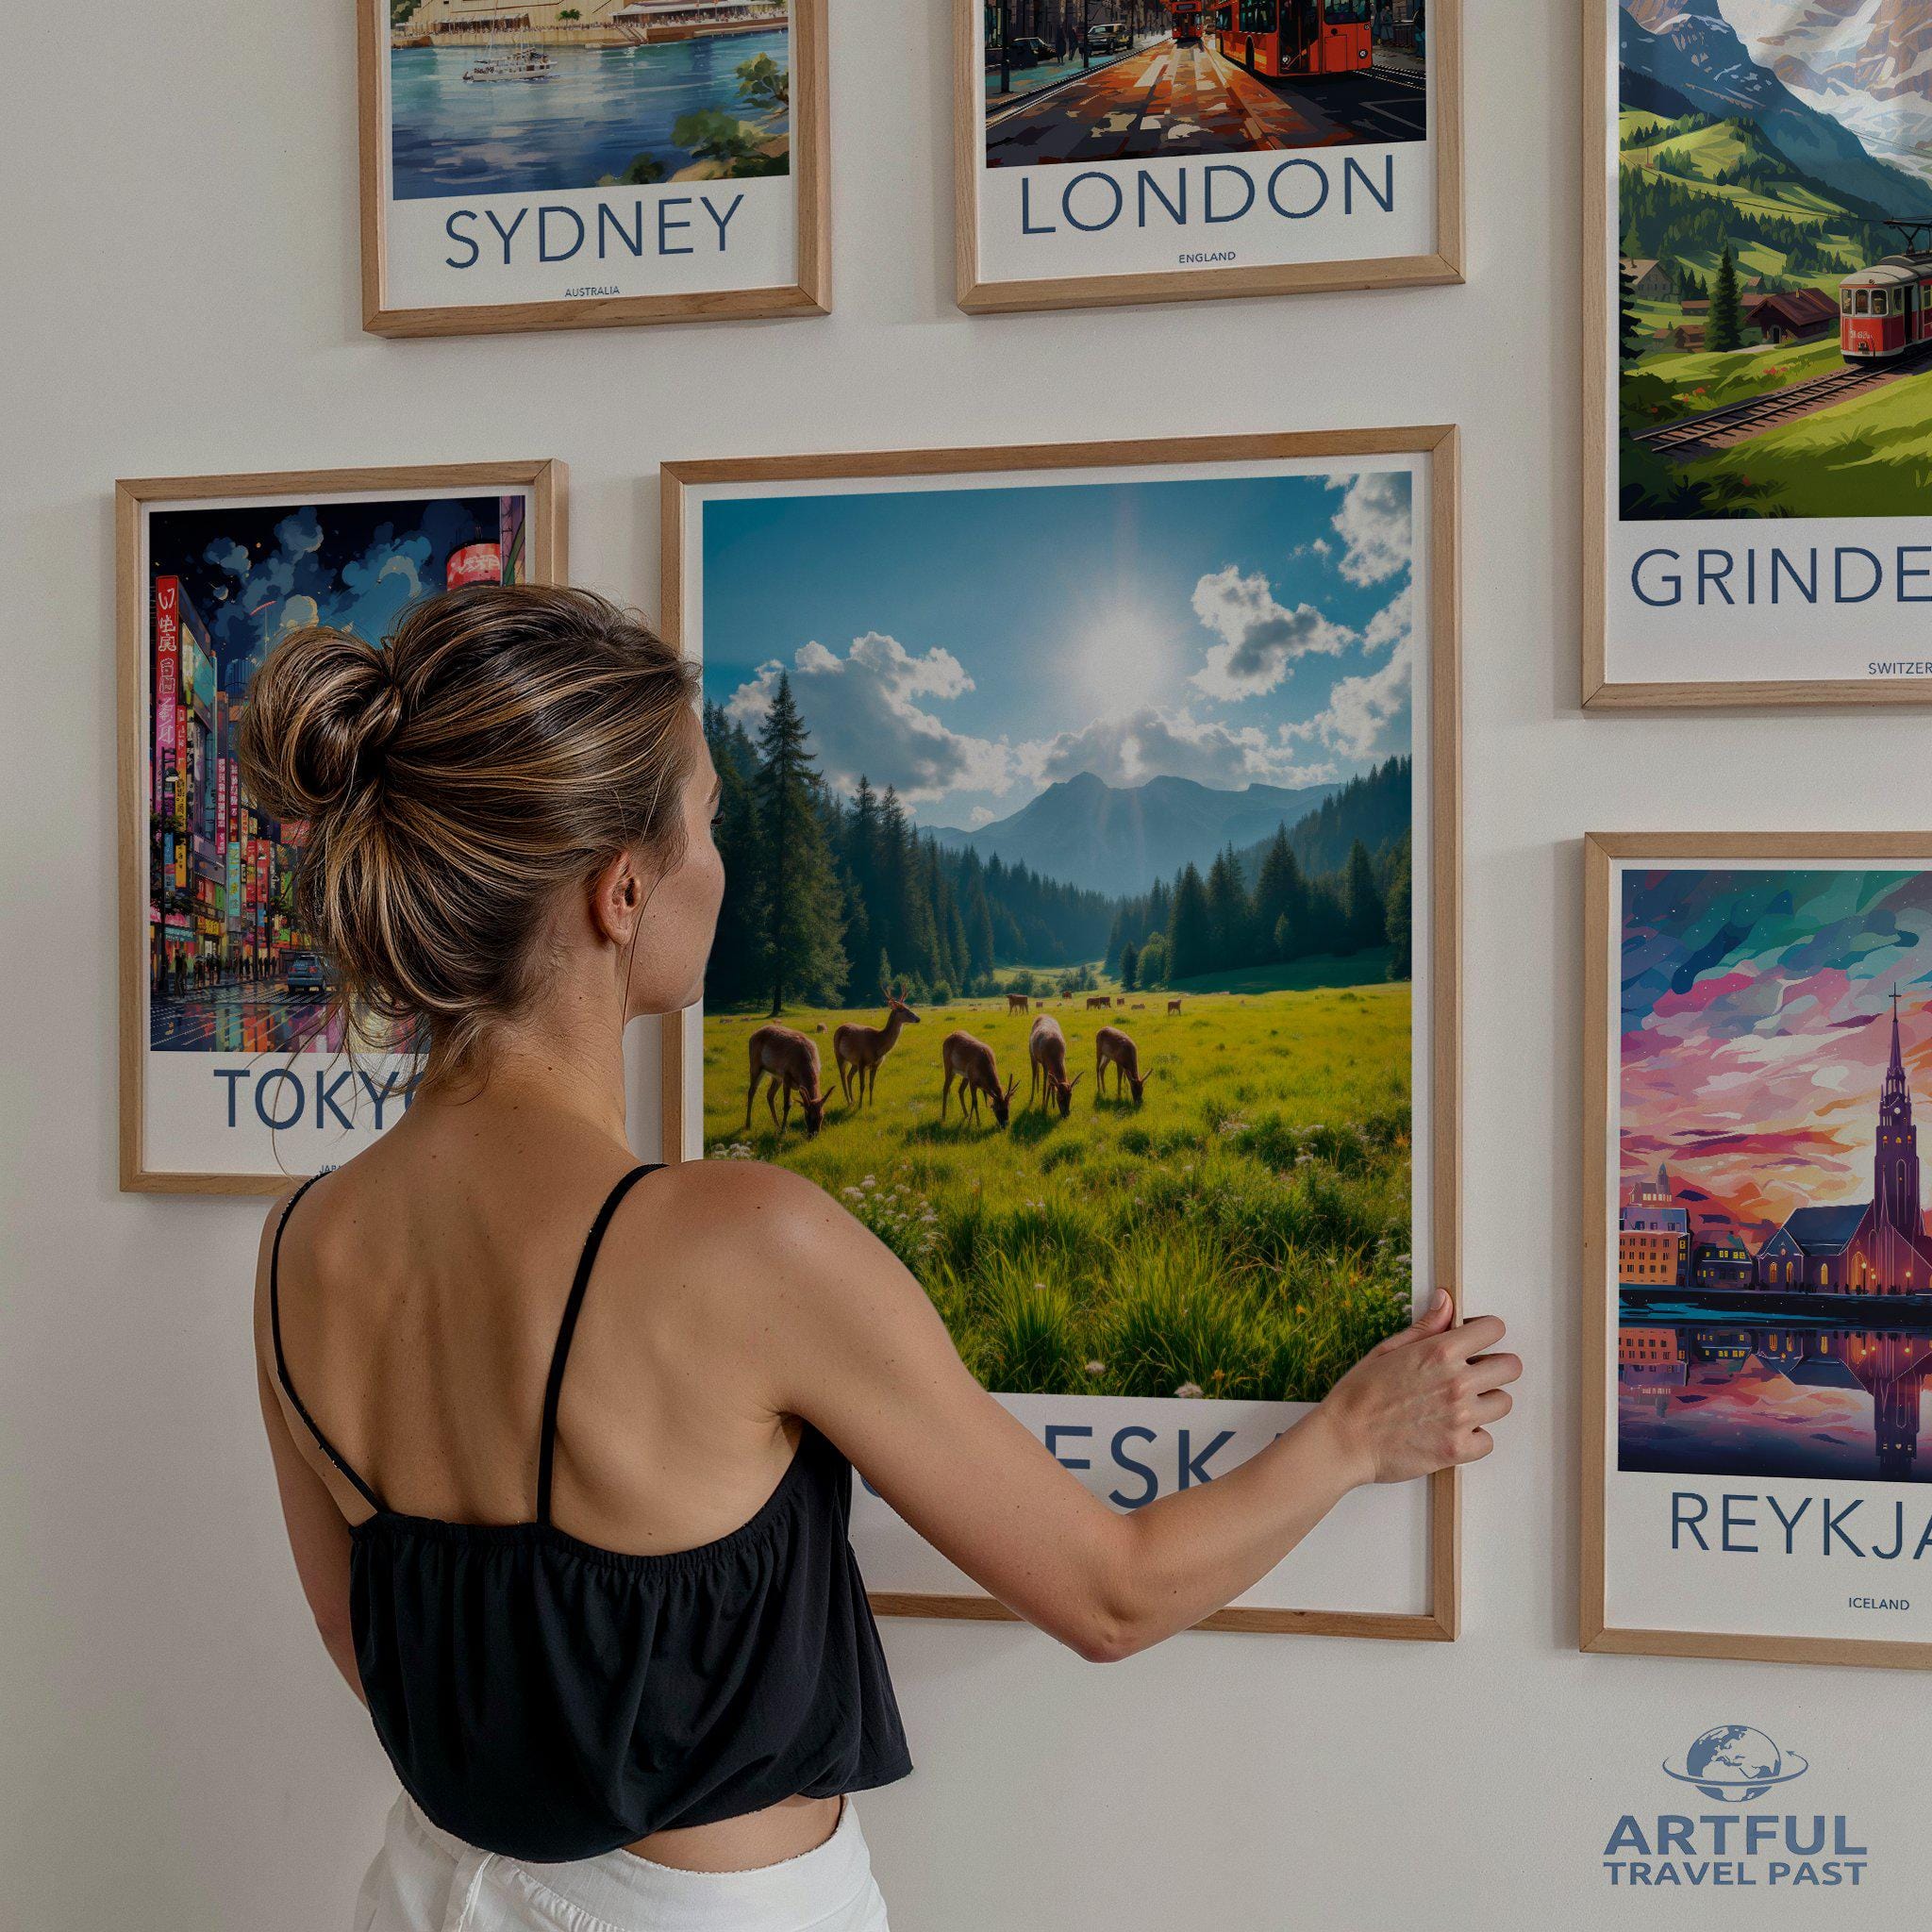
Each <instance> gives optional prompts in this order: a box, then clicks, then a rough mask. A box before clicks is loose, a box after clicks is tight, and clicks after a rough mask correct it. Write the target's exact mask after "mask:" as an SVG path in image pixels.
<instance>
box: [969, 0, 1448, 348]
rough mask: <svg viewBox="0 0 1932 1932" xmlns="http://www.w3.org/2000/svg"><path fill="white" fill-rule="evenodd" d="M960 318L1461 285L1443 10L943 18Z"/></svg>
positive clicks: (1048, 1)
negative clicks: (951, 34) (950, 63)
mask: <svg viewBox="0 0 1932 1932" xmlns="http://www.w3.org/2000/svg"><path fill="white" fill-rule="evenodd" d="M953 6H954V8H955V15H954V18H955V36H956V40H957V48H956V53H955V60H956V67H957V74H958V82H957V87H958V100H957V105H956V109H955V128H956V139H957V141H958V164H957V180H958V218H957V219H958V229H957V243H958V299H959V306H960V307H961V308H967V309H975V310H977V309H1019V308H1094V307H1100V306H1104V305H1108V304H1112V303H1122V302H1175V301H1185V300H1189V299H1192V298H1198V297H1205V296H1214V295H1275V294H1283V293H1288V292H1291V291H1296V290H1308V289H1383V288H1395V287H1403V286H1408V287H1414V286H1417V285H1421V284H1424V283H1431V282H1459V281H1460V280H1461V279H1462V159H1461V65H1460V63H1461V50H1462V35H1461V12H1462V8H1461V0H953Z"/></svg>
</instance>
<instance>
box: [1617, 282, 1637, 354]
mask: <svg viewBox="0 0 1932 1932" xmlns="http://www.w3.org/2000/svg"><path fill="white" fill-rule="evenodd" d="M1617 349H1618V354H1619V355H1620V356H1621V358H1623V360H1624V361H1625V362H1635V361H1636V360H1637V358H1639V357H1640V356H1641V355H1642V354H1643V323H1642V320H1641V317H1640V316H1639V315H1638V313H1637V277H1636V276H1635V275H1632V274H1631V273H1630V271H1629V269H1628V267H1627V266H1624V265H1623V264H1621V263H1620V264H1619V266H1618V269H1617Z"/></svg>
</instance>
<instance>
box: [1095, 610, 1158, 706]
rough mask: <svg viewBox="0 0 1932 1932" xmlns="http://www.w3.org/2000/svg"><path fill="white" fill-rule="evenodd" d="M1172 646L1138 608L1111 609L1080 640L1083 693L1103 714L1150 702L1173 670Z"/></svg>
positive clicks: (1148, 617) (1146, 614) (1147, 615)
mask: <svg viewBox="0 0 1932 1932" xmlns="http://www.w3.org/2000/svg"><path fill="white" fill-rule="evenodd" d="M1171 653H1172V646H1171V644H1170V642H1169V640H1168V639H1167V637H1166V635H1165V634H1164V633H1163V632H1162V630H1161V628H1160V626H1159V625H1158V624H1157V623H1156V622H1155V620H1154V618H1153V617H1152V616H1151V615H1150V614H1149V613H1148V612H1147V611H1145V610H1142V609H1140V608H1137V607H1135V606H1131V605H1129V606H1123V607H1117V608H1114V609H1112V610H1109V611H1108V612H1107V613H1106V614H1105V615H1104V616H1102V617H1101V618H1100V619H1099V620H1098V622H1096V623H1095V624H1094V625H1093V626H1092V627H1091V629H1090V630H1089V631H1088V633H1087V635H1086V636H1085V637H1084V638H1083V639H1082V640H1081V641H1080V643H1079V645H1078V647H1077V649H1076V652H1075V656H1074V663H1075V666H1076V675H1077V679H1078V682H1079V685H1080V688H1081V693H1082V695H1083V696H1084V697H1085V698H1086V699H1087V701H1088V702H1089V703H1090V704H1091V705H1093V706H1095V707H1096V708H1098V709H1099V710H1101V711H1103V712H1111V711H1130V710H1133V709H1135V708H1137V707H1139V706H1141V705H1144V704H1148V703H1150V702H1151V701H1152V700H1154V699H1155V698H1157V697H1158V695H1159V694H1160V691H1161V688H1162V686H1163V685H1164V684H1165V682H1166V680H1167V678H1168V676H1169V675H1170V674H1171V672H1172V670H1173V664H1172V661H1171Z"/></svg>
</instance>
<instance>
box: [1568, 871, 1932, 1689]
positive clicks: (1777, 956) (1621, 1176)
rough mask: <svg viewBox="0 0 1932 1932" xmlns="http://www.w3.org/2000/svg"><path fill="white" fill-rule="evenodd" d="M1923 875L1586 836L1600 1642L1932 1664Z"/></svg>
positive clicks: (1930, 918)
mask: <svg viewBox="0 0 1932 1932" xmlns="http://www.w3.org/2000/svg"><path fill="white" fill-rule="evenodd" d="M1928 858H1932V841H1928V840H1924V839H1919V840H1916V841H1914V840H1907V839H1902V838H1892V839H1888V840H1883V841H1877V840H1864V841H1858V840H1847V839H1837V840H1831V839H1805V840H1793V839H1785V840H1770V839H1765V840H1746V839H1731V840H1721V839H1707V840H1699V839H1697V838H1694V837H1683V838H1678V839H1674V840H1656V839H1649V840H1646V839H1639V838H1628V839H1598V840H1594V841H1591V871H1592V882H1591V900H1592V904H1593V906H1594V907H1595V908H1596V910H1597V916H1598V918H1599V920H1600V922H1601V925H1602V928H1603V929H1602V931H1601V932H1600V933H1596V934H1593V935H1592V941H1591V950H1592V953H1593V954H1595V955H1596V957H1595V958H1594V961H1593V970H1594V974H1595V980H1594V986H1593V989H1592V993H1593V997H1592V1002H1591V1003H1592V1006H1596V1007H1598V1008H1599V1009H1598V1010H1596V1011H1595V1012H1594V1013H1593V1015H1592V1021H1593V1025H1594V1027H1595V1029H1596V1030H1595V1037H1594V1043H1593V1045H1592V1048H1591V1052H1592V1058H1593V1059H1595V1060H1596V1061H1597V1064H1598V1067H1599V1070H1600V1076H1601V1079H1602V1081H1603V1084H1604V1087H1605V1089H1606V1091H1607V1099H1608V1107H1607V1121H1606V1128H1607V1130H1606V1131H1605V1133H1604V1135H1603V1139H1602V1142H1601V1146H1600V1149H1599V1150H1598V1151H1600V1153H1601V1155H1602V1160H1601V1164H1600V1166H1599V1167H1598V1169H1597V1174H1596V1191H1597V1197H1598V1198H1597V1200H1596V1203H1595V1208H1594V1211H1593V1217H1592V1218H1593V1221H1594V1224H1595V1237H1596V1259H1597V1261H1598V1262H1599V1263H1600V1267H1599V1268H1598V1270H1597V1274H1598V1279H1599V1280H1600V1281H1601V1282H1602V1284H1603V1291H1604V1298H1603V1303H1602V1309H1603V1313H1602V1326H1601V1330H1600V1333H1599V1346H1598V1349H1597V1351H1596V1359H1595V1361H1594V1363H1593V1374H1594V1377H1595V1379H1596V1382H1597V1388H1596V1391H1594V1398H1593V1403H1592V1407H1593V1410H1594V1414H1595V1416H1596V1418H1597V1425H1596V1426H1595V1428H1594V1429H1593V1433H1594V1434H1595V1436H1596V1438H1597V1440H1596V1442H1595V1444H1594V1454H1595V1456H1596V1458H1597V1463H1598V1469H1597V1474H1598V1476H1600V1479H1601V1482H1602V1491H1601V1497H1600V1500H1601V1514H1602V1520H1603V1574H1602V1575H1601V1576H1600V1577H1598V1578H1596V1579H1595V1581H1594V1584H1593V1586H1592V1587H1588V1588H1587V1589H1586V1591H1585V1596H1586V1616H1587V1617H1593V1619H1594V1621H1595V1622H1596V1623H1597V1624H1599V1626H1603V1625H1607V1626H1608V1629H1607V1633H1606V1634H1607V1635H1608V1636H1609V1637H1610V1638H1611V1639H1612V1640H1613V1641H1610V1642H1608V1643H1607V1644H1604V1645H1603V1646H1602V1647H1607V1648H1626V1649H1628V1648H1635V1649H1643V1648H1663V1649H1699V1648H1706V1649H1708V1650H1710V1651H1712V1652H1714V1653H1715V1654H1737V1655H1751V1656H1811V1657H1843V1658H1846V1659H1848V1660H1862V1661H1868V1662H1887V1661H1903V1660H1907V1659H1909V1660H1912V1661H1917V1662H1921V1663H1924V1662H1928V1661H1932V1603H1928V1602H1927V1600H1926V1593H1925V1591H1924V1588H1923V1579H1924V1569H1925V1565H1926V1562H1927V1560H1928V1559H1932V1429H1928V1428H1927V1426H1926V1421H1925V1415H1924V1394H1925V1383H1926V1378H1927V1375H1928V1374H1932V1226H1928V1224H1927V1221H1926V1215H1925V1188H1924V1169H1923V1166H1922V1162H1921V1158H1920V1152H1919V1135H1920V1127H1921V1124H1922V1123H1924V1122H1928V1121H1932V866H1928ZM1597 994H1601V1004H1600V1006H1599V1002H1598V1000H1597V998H1596V997H1595V995H1597ZM1587 1560H1588V1559H1587ZM1593 1606H1594V1607H1593ZM1586 1634H1587V1635H1588V1634H1589V1633H1588V1631H1587V1633H1586ZM1687 1635H1688V1636H1691V1637H1693V1638H1694V1639H1695V1640H1696V1641H1685V1640H1686V1638H1687ZM1644 1638H1650V1639H1653V1640H1655V1639H1658V1638H1662V1639H1664V1640H1665V1641H1660V1642H1657V1641H1653V1642H1645V1641H1634V1640H1642V1639H1644Z"/></svg>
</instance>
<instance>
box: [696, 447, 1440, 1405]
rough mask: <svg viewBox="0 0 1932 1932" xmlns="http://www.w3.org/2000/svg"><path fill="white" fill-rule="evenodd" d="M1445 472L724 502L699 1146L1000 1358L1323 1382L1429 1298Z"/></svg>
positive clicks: (1188, 1377)
mask: <svg viewBox="0 0 1932 1932" xmlns="http://www.w3.org/2000/svg"><path fill="white" fill-rule="evenodd" d="M1417 493H1418V476H1417V475H1415V474H1413V473H1412V472H1411V470H1410V468H1409V467H1407V462H1406V460H1405V462H1404V463H1403V464H1402V465H1400V466H1389V467H1369V468H1356V469H1341V470H1326V469H1313V468H1308V467H1306V466H1295V467H1292V468H1284V469H1283V470H1282V471H1281V472H1279V473H1273V474H1265V475H1227V476H1208V477H1199V478H1196V477H1189V478H1187V479H1185V480H1180V479H1170V478H1169V477H1166V476H1163V475H1161V474H1159V473H1158V472H1152V471H1150V472H1148V473H1145V474H1138V475H1130V476H1129V477H1128V478H1126V479H1123V480H1098V479H1097V480H1092V481H1081V482H1077V483H1066V484H1061V483H1050V484H1034V485H1031V486H1025V485H1016V484H1008V483H1003V482H996V483H994V484H991V485H987V486H980V485H976V484H974V483H971V482H962V483H960V484H959V485H958V487H953V486H950V485H949V486H947V487H943V488H933V489H916V488H907V489H887V490H881V491H867V492H865V493H852V492H843V491H837V490H830V491H824V492H820V493H811V494H803V493H791V494H772V493H766V494H759V495H742V496H738V497H730V498H723V499H718V498H714V499H712V500H709V501H708V502H706V503H705V505H704V507H703V512H702V538H701V544H702V562H701V568H702V580H703V597H702V630H703V644H704V658H705V673H704V677H705V698H706V722H707V728H708V736H709V741H710V747H711V755H712V758H713V759H714V761H715V763H716V765H717V768H718V772H719V775H720V778H721V781H722V785H723V797H722V805H721V814H720V820H719V825H718V834H717V836H718V841H719V844H720V846H721V849H722V851H723V855H724V864H725V871H726V878H727V884H726V889H725V899H724V914H723V918H722V920H721V923H720V926H719V933H718V940H717V944H716V946H715V948H714V950H713V953H712V957H711V963H710V969H709V973H708V979H707V984H706V1000H705V1015H704V1046H703V1052H704V1075H703V1102H704V1114H703V1149H704V1152H705V1153H706V1154H707V1155H708V1156H709V1157H711V1158H720V1159H731V1158H756V1159H760V1160H774V1161H779V1162H782V1163H784V1164H785V1165H787V1166H790V1167H793V1168H796V1169H797V1170H798V1171H799V1172H801V1173H804V1174H809V1175H810V1176H811V1177H812V1178H813V1179H814V1180H816V1181H818V1182H820V1183H821V1184H822V1185H823V1186H824V1187H825V1188H826V1189H827V1190H828V1191H831V1192H832V1193H833V1194H834V1195H835V1196H836V1197H837V1198H838V1199H840V1200H841V1201H842V1202H844V1203H845V1204H846V1205H847V1206H848V1207H849V1208H851V1209H852V1211H853V1212H854V1213H855V1214H857V1215H858V1216H859V1218H860V1219H861V1220H863V1221H864V1222H865V1224H867V1225H868V1226H869V1227H871V1228H872V1229H873V1230H874V1233H876V1234H877V1235H878V1236H879V1237H880V1239H881V1240H882V1241H885V1242H886V1243H887V1244H888V1245H889V1246H890V1247H891V1249H892V1250H893V1252H894V1253H896V1254H897V1255H898V1256H899V1257H901V1258H902V1259H903V1260H904V1261H905V1262H906V1264H907V1265H908V1268H910V1269H911V1271H912V1272H913V1274H916V1275H917V1276H918V1278H919V1280H920V1281H921V1283H922V1284H923V1285H924V1288H925V1290H926V1292H927V1293H928V1294H929V1295H930V1296H931V1298H932V1300H933V1303H934V1305H935V1306H936V1307H938V1308H939V1310H940V1311H941V1314H942V1315H943V1316H944V1317H945V1319H946V1322H947V1324H948V1326H949V1327H950V1329H951V1331H952V1333H953V1336H954V1338H955V1340H956V1341H957V1342H958V1345H959V1348H960V1350H961V1353H962V1354H963V1355H964V1357H965V1358H966V1360H967V1361H968V1363H969V1364H970V1365H971V1366H972V1368H973V1369H974V1372H975V1373H976V1374H978V1375H979V1377H980V1378H981V1379H982V1380H983V1381H984V1382H985V1383H986V1385H987V1386H988V1387H989V1388H991V1389H993V1390H996V1391H1011V1392H1020V1393H1035V1394H1048V1395H1055V1396H1087V1395H1096V1396H1131V1397H1139V1398H1160V1399H1162V1400H1164V1401H1170V1402H1172V1401H1178V1402H1179V1403H1181V1404H1183V1405H1185V1404H1187V1403H1189V1402H1191V1401H1198V1400H1200V1399H1202V1398H1215V1397H1221V1398H1228V1399H1239V1400H1245V1401H1250V1402H1263V1403H1274V1402H1282V1401H1313V1400H1316V1399H1318V1398H1319V1397H1320V1396H1321V1395H1322V1394H1323V1393H1324V1391H1326V1390H1327V1388H1328V1387H1329V1386H1330V1384H1331V1383H1332V1382H1333V1381H1334V1380H1335V1378H1336V1376H1337V1375H1339V1374H1341V1371H1342V1370H1344V1369H1345V1368H1347V1367H1348V1366H1349V1365H1350V1364H1351V1363H1352V1362H1353V1361H1355V1360H1356V1359H1357V1357H1359V1356H1360V1355H1361V1354H1362V1353H1363V1351H1364V1350H1366V1349H1367V1348H1369V1347H1370V1346H1372V1345H1373V1344H1374V1342H1375V1341H1378V1340H1380V1339H1381V1338H1382V1337H1383V1336H1384V1335H1386V1334H1388V1333H1389V1332H1390V1331H1391V1329H1392V1328H1394V1327H1396V1326H1398V1325H1400V1324H1401V1323H1403V1322H1404V1321H1405V1320H1406V1319H1407V1313H1408V1308H1409V1305H1410V1298H1411V1286H1410V1284H1411V1278H1412V1263H1411V1248H1412V1245H1413V1238H1414V1214H1413V1207H1412V1202H1413V1199H1414V1193H1415V1180H1414V1173H1415V1159H1414V1132H1415V1128H1414V1120H1413V1116H1412V1109H1411V1095H1412V1080H1411V1069H1412V1062H1413V1059H1414V1056H1415V1052H1416V1047H1415V1038H1414V1023H1413V1016H1412V1010H1411V997H1410V995H1411V986H1412V981H1413V976H1414V962H1415V959H1416V958H1417V955H1418V952H1419V950H1420V941H1419V940H1418V937H1417V924H1418V913H1417V909H1416V908H1417V894H1416V891H1415V882H1416V878H1417V875H1418V874H1419V873H1422V872H1424V870H1425V855H1420V854H1418V852H1417V851H1416V849H1415V844H1414V838H1413V827H1414V824H1415V823H1416V820H1415V804H1414V800H1415V767H1414V744H1413V729H1412V724H1413V716H1414V711H1413V685H1414V674H1415V667H1416V664H1417V660H1418V658H1419V657H1420V656H1421V655H1422V654H1423V653H1424V641H1423V637H1422V624H1423V616H1422V613H1423V609H1424V604H1423V599H1422V597H1421V594H1420V591H1419V587H1418V584H1417V581H1416V576H1417V572H1416V567H1415V566H1416V535H1415V528H1416V525H1415V518H1416V513H1417V504H1416V496H1417Z"/></svg>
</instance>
